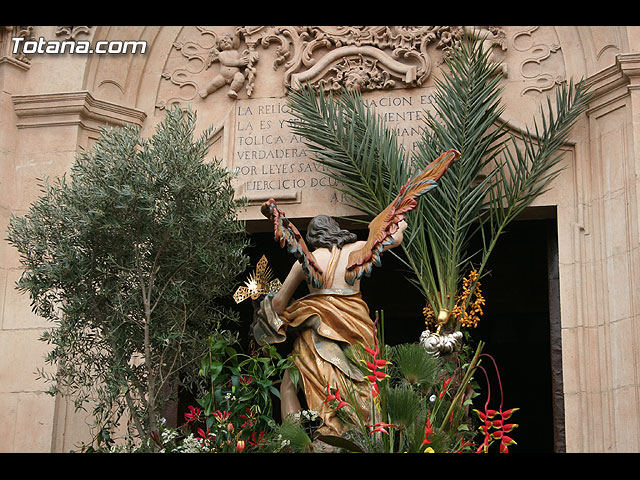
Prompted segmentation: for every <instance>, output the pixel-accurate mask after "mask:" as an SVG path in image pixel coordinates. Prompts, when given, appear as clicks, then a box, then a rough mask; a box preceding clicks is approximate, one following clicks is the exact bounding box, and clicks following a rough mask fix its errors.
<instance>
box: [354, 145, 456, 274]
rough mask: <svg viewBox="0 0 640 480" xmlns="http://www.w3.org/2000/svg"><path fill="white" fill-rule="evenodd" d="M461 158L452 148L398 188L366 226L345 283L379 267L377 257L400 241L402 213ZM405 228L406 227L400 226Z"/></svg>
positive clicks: (410, 208) (413, 205)
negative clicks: (364, 235)
mask: <svg viewBox="0 0 640 480" xmlns="http://www.w3.org/2000/svg"><path fill="white" fill-rule="evenodd" d="M459 156H460V152H458V151H457V150H454V149H451V150H448V151H446V152H445V153H443V154H442V155H440V156H439V157H438V158H437V159H436V160H434V161H433V162H431V163H430V164H429V165H427V167H426V168H425V169H424V170H423V171H422V172H420V173H419V174H418V175H417V176H416V177H415V178H413V179H410V180H409V181H408V182H407V183H406V184H405V185H403V187H402V188H401V189H400V193H399V194H398V196H397V197H396V198H395V199H394V200H393V202H391V203H390V204H389V205H388V206H387V207H386V208H385V209H384V210H383V211H382V212H380V214H378V216H376V218H374V219H373V220H372V221H371V223H370V224H369V236H368V238H367V241H366V243H365V245H364V247H363V248H361V249H359V250H354V251H353V252H351V254H350V255H349V262H348V265H347V271H346V274H345V280H346V281H347V283H349V284H350V285H353V284H354V283H355V282H356V280H358V279H360V278H362V276H363V275H367V276H369V275H370V274H371V270H372V267H373V266H374V265H375V266H380V256H381V255H382V252H383V251H384V250H386V249H388V248H391V247H393V246H396V245H398V244H399V243H400V242H399V241H398V238H399V239H400V241H402V236H401V235H402V231H400V236H399V237H398V236H397V232H398V231H399V225H400V223H401V222H402V221H403V220H404V218H405V214H406V213H407V212H410V211H411V210H413V209H414V208H416V206H417V205H418V201H417V199H418V197H420V196H421V195H423V194H424V193H426V192H428V191H429V190H431V189H432V188H434V187H435V186H436V185H437V181H438V180H439V179H440V177H442V175H444V173H445V172H446V171H447V169H448V168H449V166H450V165H451V164H452V163H453V161H454V160H456V159H457V158H458V157H459ZM404 227H406V224H405V225H403V228H402V229H403V230H404Z"/></svg>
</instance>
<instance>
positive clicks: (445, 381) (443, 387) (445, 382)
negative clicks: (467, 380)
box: [438, 377, 453, 398]
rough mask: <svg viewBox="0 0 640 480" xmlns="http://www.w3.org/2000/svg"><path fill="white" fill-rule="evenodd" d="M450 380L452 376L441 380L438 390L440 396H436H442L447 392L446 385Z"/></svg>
mask: <svg viewBox="0 0 640 480" xmlns="http://www.w3.org/2000/svg"><path fill="white" fill-rule="evenodd" d="M451 380H453V377H451V378H448V379H446V380H443V381H442V391H441V392H440V397H438V398H442V397H444V395H445V393H447V387H448V386H449V382H451Z"/></svg>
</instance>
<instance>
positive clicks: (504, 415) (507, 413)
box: [492, 408, 520, 420]
mask: <svg viewBox="0 0 640 480" xmlns="http://www.w3.org/2000/svg"><path fill="white" fill-rule="evenodd" d="M518 410H520V409H519V408H510V409H509V410H505V411H504V412H501V416H502V419H503V420H507V419H509V418H511V415H513V413H514V412H517V411H518ZM492 412H495V410H492ZM496 413H497V412H496Z"/></svg>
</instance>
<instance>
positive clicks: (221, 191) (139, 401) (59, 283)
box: [8, 107, 248, 438]
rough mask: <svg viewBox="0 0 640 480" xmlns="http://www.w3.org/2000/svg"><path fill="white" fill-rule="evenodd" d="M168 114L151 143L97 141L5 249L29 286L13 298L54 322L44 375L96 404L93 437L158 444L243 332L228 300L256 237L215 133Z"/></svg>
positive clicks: (19, 221) (15, 228)
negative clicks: (165, 413) (171, 417)
mask: <svg viewBox="0 0 640 480" xmlns="http://www.w3.org/2000/svg"><path fill="white" fill-rule="evenodd" d="M195 124H196V115H195V113H193V112H192V111H191V110H183V109H181V108H179V107H173V108H171V109H169V110H168V111H167V113H166V117H165V118H164V119H163V121H162V122H161V123H160V124H159V125H158V126H157V128H156V130H155V133H154V134H153V135H152V136H151V137H150V138H142V137H141V134H140V130H139V128H137V127H135V126H125V127H119V128H109V129H104V130H103V131H102V135H101V138H100V139H99V140H98V141H97V142H96V144H95V145H94V147H93V148H92V150H91V151H84V152H82V153H80V154H79V155H78V156H77V158H76V161H75V163H74V165H73V166H72V167H71V169H70V171H69V172H67V173H66V174H65V175H63V176H62V177H59V178H57V179H55V180H54V181H52V182H50V181H48V180H43V181H42V182H41V183H42V188H43V190H42V191H43V195H42V196H41V197H40V198H39V199H38V200H37V201H35V202H34V203H33V204H32V205H31V206H30V209H29V210H28V212H27V213H26V214H25V215H24V216H20V217H17V216H12V218H11V220H10V223H9V228H8V241H9V242H10V243H11V244H12V245H14V246H15V247H16V248H17V250H18V251H19V253H20V261H21V265H22V267H23V268H24V273H23V274H22V276H21V278H20V279H19V281H18V282H17V285H16V287H17V288H18V289H19V290H21V291H23V292H27V293H28V294H30V297H31V300H32V308H33V311H34V312H35V313H37V314H38V315H40V316H42V317H44V318H46V319H48V320H50V321H51V322H53V327H52V328H51V329H49V330H47V331H46V332H45V333H44V334H43V335H42V340H43V341H45V342H47V343H48V344H50V345H51V346H52V349H51V350H50V353H49V354H48V356H47V357H46V359H45V362H46V363H47V364H51V365H53V366H54V367H55V368H48V369H46V370H47V371H46V372H45V369H40V374H41V375H42V376H43V377H45V379H46V380H47V381H49V382H50V383H51V388H50V389H49V393H51V394H56V393H61V394H63V395H69V396H70V397H71V398H73V399H74V402H75V405H76V407H77V408H85V407H86V405H88V404H89V403H88V402H90V404H91V405H93V406H94V407H93V408H94V410H93V414H94V416H95V419H96V422H97V425H98V426H99V427H101V428H102V432H103V433H104V432H106V430H105V426H115V425H118V424H119V423H120V422H121V419H122V414H123V413H126V414H127V419H128V421H129V422H130V425H132V428H131V430H130V432H131V434H132V436H137V437H140V438H144V437H153V435H154V433H153V432H155V431H157V428H158V419H159V414H160V412H161V411H162V408H163V406H164V405H165V404H166V402H167V400H168V399H169V395H170V394H171V392H174V391H176V389H177V387H178V386H180V385H182V386H185V385H187V386H193V385H194V384H195V383H196V381H197V371H198V368H199V365H200V360H201V358H202V356H203V355H204V354H205V352H207V351H208V343H207V338H208V337H209V336H210V335H211V334H213V333H214V332H215V331H216V330H217V329H218V327H219V326H220V325H221V324H227V323H228V322H230V321H237V313H236V312H235V311H234V310H233V309H232V307H230V306H229V305H228V304H227V303H226V302H225V301H224V299H226V298H228V297H229V296H230V294H231V293H232V289H233V288H234V286H235V285H236V277H237V276H238V275H239V274H240V273H242V272H244V271H245V269H246V268H247V265H248V257H247V256H246V255H245V254H244V250H245V247H246V246H247V236H246V234H245V230H244V226H243V225H242V223H241V222H239V221H238V218H237V214H236V212H237V208H238V206H239V205H238V203H237V202H236V200H234V190H233V188H232V184H231V179H232V176H231V173H230V172H229V171H228V170H226V169H224V168H222V167H221V165H220V162H219V161H217V160H216V159H207V158H205V157H206V156H207V151H208V149H207V147H208V144H209V140H210V138H211V133H212V130H211V129H207V130H205V131H204V132H203V133H202V134H201V135H199V136H198V138H196V135H195Z"/></svg>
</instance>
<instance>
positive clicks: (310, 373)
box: [253, 290, 375, 435]
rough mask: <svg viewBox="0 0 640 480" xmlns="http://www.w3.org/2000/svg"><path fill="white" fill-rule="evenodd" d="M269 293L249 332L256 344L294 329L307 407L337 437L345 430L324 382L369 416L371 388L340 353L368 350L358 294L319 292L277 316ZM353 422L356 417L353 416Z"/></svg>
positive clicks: (366, 319)
mask: <svg viewBox="0 0 640 480" xmlns="http://www.w3.org/2000/svg"><path fill="white" fill-rule="evenodd" d="M272 298H273V295H268V296H267V297H265V298H264V300H263V301H262V302H261V306H260V309H259V310H258V312H257V315H256V316H257V322H256V324H255V325H254V329H253V333H254V338H255V339H256V341H257V342H258V343H259V344H261V345H264V344H267V343H278V342H283V341H284V340H285V339H286V337H287V332H288V331H290V332H296V335H297V336H296V339H295V340H294V344H293V354H294V359H293V360H294V363H295V364H296V366H297V367H298V369H299V370H300V374H301V375H300V376H301V378H302V382H303V388H304V393H305V397H306V400H307V406H308V408H309V409H311V410H315V411H316V412H318V414H319V415H320V417H321V418H322V420H323V426H322V427H321V428H320V429H319V430H318V431H319V433H321V434H324V435H340V434H341V433H343V432H344V430H345V429H346V426H345V425H344V424H343V422H342V421H341V420H340V419H339V418H338V417H337V414H336V411H335V410H333V409H332V408H331V406H330V405H329V403H325V400H326V398H327V386H328V385H329V386H331V387H334V388H335V387H338V388H339V389H340V393H341V396H342V399H343V400H344V401H347V402H349V403H352V402H353V400H354V399H353V398H350V395H349V392H351V391H352V392H354V393H356V394H357V403H358V408H359V410H360V414H361V415H362V416H363V418H364V419H365V421H368V419H369V410H370V408H371V386H370V385H369V382H368V380H367V379H366V378H365V377H364V375H363V374H362V371H361V370H360V368H358V366H357V365H354V364H353V362H352V361H350V360H349V359H348V358H347V356H346V355H345V353H344V350H345V349H346V348H347V347H349V346H350V345H355V344H357V343H362V344H364V345H366V346H368V347H371V348H373V346H374V343H375V340H374V335H375V326H374V323H373V321H372V320H371V318H370V316H369V307H368V306H367V304H366V303H365V302H364V301H363V300H362V296H361V294H360V292H353V291H348V290H347V291H345V290H323V291H320V292H318V293H312V294H310V295H307V296H306V297H303V298H301V299H299V300H297V301H295V302H293V303H292V304H291V305H290V306H289V307H288V308H287V309H286V310H285V311H284V312H283V313H282V315H280V316H279V315H277V314H276V312H275V310H274V309H273V306H272V304H271V299H272ZM354 421H355V419H354Z"/></svg>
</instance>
